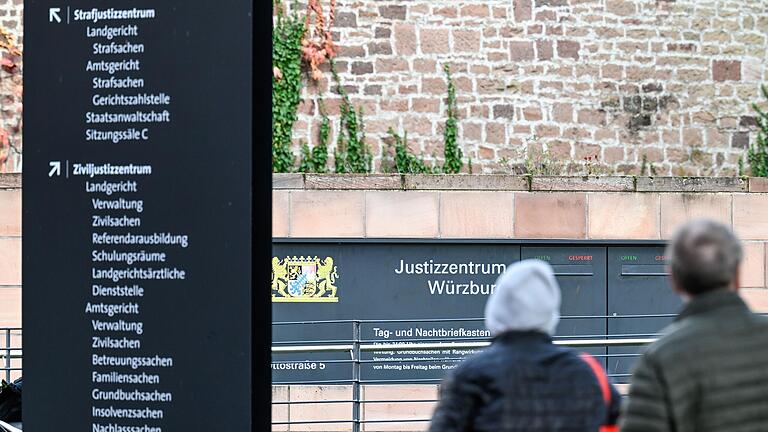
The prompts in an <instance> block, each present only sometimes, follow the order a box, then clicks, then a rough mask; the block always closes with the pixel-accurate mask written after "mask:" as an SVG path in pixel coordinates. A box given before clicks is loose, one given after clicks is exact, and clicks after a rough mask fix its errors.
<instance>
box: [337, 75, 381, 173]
mask: <svg viewBox="0 0 768 432" xmlns="http://www.w3.org/2000/svg"><path fill="white" fill-rule="evenodd" d="M331 73H332V74H333V79H334V81H335V83H336V92H337V93H338V94H339V96H341V106H340V108H341V118H340V120H339V133H338V136H337V139H336V149H334V152H333V157H334V161H335V166H336V172H337V173H360V174H365V173H369V172H371V162H372V161H373V155H372V154H371V149H370V147H369V146H368V145H367V144H366V143H365V124H364V123H363V107H360V108H359V109H357V110H355V107H354V106H353V105H352V103H351V102H350V101H349V95H347V92H346V91H345V90H344V87H343V86H342V85H341V81H340V79H339V73H338V72H337V71H336V65H335V63H334V62H333V61H331Z"/></svg>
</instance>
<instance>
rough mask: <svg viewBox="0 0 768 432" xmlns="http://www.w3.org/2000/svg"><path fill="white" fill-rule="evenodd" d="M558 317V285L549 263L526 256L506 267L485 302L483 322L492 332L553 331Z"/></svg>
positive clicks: (550, 333) (548, 332)
mask: <svg viewBox="0 0 768 432" xmlns="http://www.w3.org/2000/svg"><path fill="white" fill-rule="evenodd" d="M559 321H560V287H559V286H558V285H557V280H555V274H554V272H553V271H552V267H551V266H550V265H549V264H547V263H546V262H544V261H540V260H535V259H529V260H524V261H520V262H518V263H516V264H513V265H511V266H509V267H508V268H507V270H506V271H505V272H504V273H502V275H501V276H499V278H498V279H497V280H496V288H495V289H494V292H493V294H491V296H490V298H489V299H488V302H487V303H486V304H485V326H486V327H487V328H488V330H490V331H491V335H492V336H496V335H498V334H500V333H504V332H506V331H509V330H522V331H525V330H538V331H541V332H544V333H546V334H548V335H550V336H551V335H553V334H554V333H555V328H556V327H557V323H558V322H559Z"/></svg>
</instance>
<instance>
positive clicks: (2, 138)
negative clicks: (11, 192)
mask: <svg viewBox="0 0 768 432" xmlns="http://www.w3.org/2000/svg"><path fill="white" fill-rule="evenodd" d="M20 61H21V50H20V49H19V47H18V46H17V45H16V38H15V37H14V36H13V34H12V33H11V32H10V31H9V30H7V29H5V28H4V27H0V69H1V70H2V73H0V79H3V80H5V79H8V80H11V85H10V86H7V87H6V88H10V89H11V91H12V94H13V97H15V98H18V99H21V97H22V84H21V70H20V69H21V66H20ZM4 87H5V86H4ZM15 118H16V120H15V122H14V123H15V124H11V125H10V126H8V124H7V123H0V172H4V171H5V170H6V169H7V165H6V163H7V162H8V159H9V157H10V156H11V152H12V151H13V152H15V154H17V155H19V156H20V155H21V149H20V147H19V146H17V145H16V144H18V143H14V141H13V139H12V137H13V136H14V135H18V134H19V132H21V107H19V108H18V112H16V117H15ZM19 167H20V165H19V162H17V164H16V166H15V167H12V168H11V169H14V168H15V169H19Z"/></svg>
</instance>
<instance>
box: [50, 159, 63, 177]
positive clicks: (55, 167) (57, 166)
mask: <svg viewBox="0 0 768 432" xmlns="http://www.w3.org/2000/svg"><path fill="white" fill-rule="evenodd" d="M48 165H49V166H50V167H51V170H50V171H48V177H53V175H54V174H56V175H57V176H60V175H61V162H59V161H55V162H54V161H51V162H48Z"/></svg>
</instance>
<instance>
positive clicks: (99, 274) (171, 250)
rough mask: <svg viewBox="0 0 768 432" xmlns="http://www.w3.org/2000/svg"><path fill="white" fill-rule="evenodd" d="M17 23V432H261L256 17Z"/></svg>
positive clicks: (89, 17)
mask: <svg viewBox="0 0 768 432" xmlns="http://www.w3.org/2000/svg"><path fill="white" fill-rule="evenodd" d="M24 15H25V17H24V21H25V29H24V30H25V36H24V42H25V44H24V45H25V47H24V48H25V58H24V67H25V70H24V90H25V95H24V96H25V99H24V103H25V106H24V109H25V112H24V139H25V141H26V142H25V146H24V147H25V149H26V153H25V161H24V162H25V163H24V177H23V182H24V184H23V192H24V198H23V218H24V233H23V286H24V288H23V329H24V430H25V431H28V432H48V431H54V430H61V431H93V432H98V431H105V432H107V431H126V432H128V431H131V432H133V431H136V432H138V431H142V432H149V431H154V432H162V431H167V432H171V431H182V430H220V431H246V430H250V424H251V388H250V387H251V337H250V335H251V270H250V263H251V245H250V241H251V189H250V188H251V147H252V140H251V112H252V110H251V55H252V54H251V49H252V46H251V45H252V44H251V22H252V21H251V20H252V13H251V2H248V1H223V2H203V1H197V0H184V1H179V0H167V1H162V2H156V1H155V2H147V1H143V2H142V1H140V0H138V1H124V0H117V1H110V2H104V1H93V0H90V1H88V0H31V1H27V2H26V3H25V14H24Z"/></svg>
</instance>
